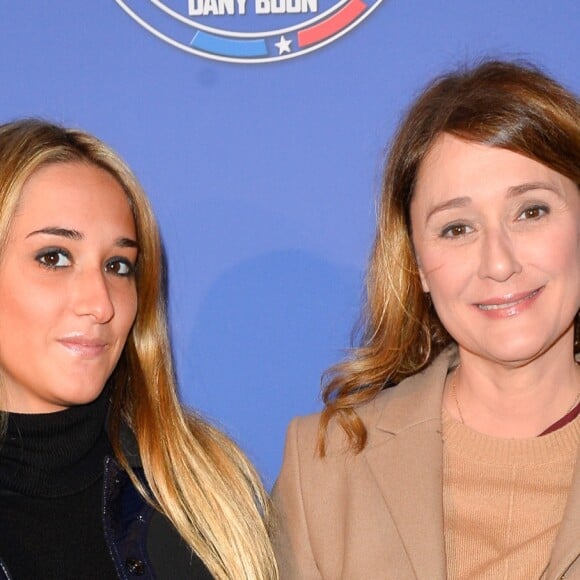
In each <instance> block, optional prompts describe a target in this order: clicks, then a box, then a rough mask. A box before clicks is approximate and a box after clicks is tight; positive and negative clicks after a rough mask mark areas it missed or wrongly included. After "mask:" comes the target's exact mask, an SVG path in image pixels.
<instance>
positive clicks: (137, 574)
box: [0, 456, 212, 580]
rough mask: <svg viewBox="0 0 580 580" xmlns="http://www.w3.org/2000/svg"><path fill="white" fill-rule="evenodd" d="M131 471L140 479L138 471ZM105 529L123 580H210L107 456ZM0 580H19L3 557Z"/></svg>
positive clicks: (116, 565) (108, 543)
mask: <svg viewBox="0 0 580 580" xmlns="http://www.w3.org/2000/svg"><path fill="white" fill-rule="evenodd" d="M134 469H135V472H136V473H137V474H138V475H140V476H142V477H143V479H144V476H143V472H142V470H141V468H140V467H138V466H135V468H134ZM103 526H104V533H105V540H106V542H107V546H108V547H109V551H110V553H111V556H112V558H113V562H114V565H115V568H116V570H117V574H118V576H119V578H120V579H121V580H131V579H134V578H142V579H143V580H181V579H189V578H192V579H195V580H212V576H211V574H210V573H209V572H208V571H207V569H206V567H205V566H204V564H203V563H202V562H201V560H200V559H199V558H198V556H197V555H196V554H195V553H194V552H192V550H191V549H190V548H189V547H188V546H187V545H186V544H185V542H184V541H183V540H182V539H181V537H180V536H179V534H178V533H177V531H176V530H175V528H174V527H173V526H172V524H171V523H170V522H169V520H168V519H167V518H165V517H164V516H163V515H161V514H160V513H159V512H157V511H156V510H155V509H153V508H152V507H151V506H150V505H149V504H147V502H145V500H144V499H143V498H142V497H141V495H140V494H139V492H138V491H137V490H136V489H135V486H134V485H133V483H132V482H131V479H130V478H129V476H128V475H127V473H126V472H125V470H123V469H122V468H121V466H120V465H119V464H118V463H117V461H116V459H115V458H114V457H111V456H108V457H107V458H106V459H105V471H104V477H103ZM0 580H20V579H19V578H12V577H11V576H10V573H9V571H8V569H7V568H6V566H5V565H4V563H3V562H2V560H1V558H0ZM103 580H105V579H103Z"/></svg>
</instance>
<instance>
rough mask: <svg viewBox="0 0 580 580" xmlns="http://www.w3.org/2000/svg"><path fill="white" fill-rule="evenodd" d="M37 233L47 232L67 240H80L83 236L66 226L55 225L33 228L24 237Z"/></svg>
mask: <svg viewBox="0 0 580 580" xmlns="http://www.w3.org/2000/svg"><path fill="white" fill-rule="evenodd" d="M37 234H48V235H50V236H60V237H61V238H67V239H68V240H82V239H83V238H84V236H83V234H81V233H80V232H77V230H68V229H66V228H57V227H47V228H42V229H40V230H34V231H33V232H30V233H29V234H28V235H27V236H26V237H27V238H30V237H31V236H36V235H37Z"/></svg>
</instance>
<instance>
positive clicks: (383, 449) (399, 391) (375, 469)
mask: <svg viewBox="0 0 580 580" xmlns="http://www.w3.org/2000/svg"><path fill="white" fill-rule="evenodd" d="M448 366H449V357H447V356H443V357H439V358H438V359H437V361H436V363H434V364H433V365H432V366H431V367H430V368H429V369H428V370H427V371H426V372H424V373H421V374H419V375H416V376H414V377H412V378H410V379H407V380H406V381H404V382H403V383H401V384H400V385H398V386H397V387H396V388H395V389H394V391H393V393H390V395H392V396H390V397H389V401H388V404H387V405H385V408H384V409H383V411H382V413H381V414H380V416H379V418H378V421H377V424H376V427H375V428H374V430H373V432H372V433H369V445H368V446H367V448H366V450H365V451H364V452H363V454H364V456H365V458H366V460H367V462H368V465H369V467H370V469H371V471H372V473H373V475H374V478H375V480H376V483H377V485H378V486H379V488H380V490H381V493H382V495H383V498H384V500H385V503H386V506H387V509H388V511H389V513H390V515H391V518H392V520H393V521H394V523H395V526H396V527H397V529H398V531H399V535H400V537H401V540H402V542H403V544H404V547H405V550H406V553H407V555H408V557H409V560H410V561H411V565H412V567H413V569H414V571H415V575H416V577H417V579H419V580H423V579H429V580H437V579H440V580H444V579H445V577H446V565H445V541H444V535H443V484H442V479H443V475H442V456H443V443H442V440H441V403H442V401H441V399H442V393H443V385H444V381H445V376H446V374H447V370H448ZM369 431H370V430H369Z"/></svg>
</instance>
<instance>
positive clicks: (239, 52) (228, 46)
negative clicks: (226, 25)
mask: <svg viewBox="0 0 580 580" xmlns="http://www.w3.org/2000/svg"><path fill="white" fill-rule="evenodd" d="M190 44H191V46H193V47H194V48H199V49H200V50H204V51H206V52H211V53H213V54H221V55H222V56H239V57H243V56H245V57H252V56H255V57H257V56H267V55H268V49H267V48H266V40H265V39H264V38H258V39H255V40H232V39H231V38H223V37H220V36H216V35H215V34H208V33H207V32H203V31H202V30H198V31H197V32H196V33H195V36H194V37H193V40H192V41H191V43H190Z"/></svg>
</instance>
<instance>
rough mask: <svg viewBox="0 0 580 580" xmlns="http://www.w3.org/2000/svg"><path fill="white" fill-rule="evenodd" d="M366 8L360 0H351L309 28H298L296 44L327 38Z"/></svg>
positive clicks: (313, 42) (315, 41)
mask: <svg viewBox="0 0 580 580" xmlns="http://www.w3.org/2000/svg"><path fill="white" fill-rule="evenodd" d="M366 8H367V5H366V4H365V3H364V2H362V0H351V1H350V2H349V3H348V4H346V5H345V6H343V7H342V8H341V9H340V10H339V11H338V12H337V13H336V14H333V15H332V16H330V17H329V18H327V19H326V20H323V21H322V22H319V23H318V24H315V25H314V26H311V27H310V28H304V29H302V30H300V31H299V32H298V46H300V47H304V46H309V45H310V44H316V43H317V42H320V41H322V40H324V39H325V38H329V37H330V36H332V35H334V34H336V33H337V32H338V31H340V30H342V29H343V28H346V27H347V26H348V25H349V24H350V23H351V22H353V21H354V20H356V19H357V18H358V17H359V16H360V15H361V14H362V13H363V12H364V11H365V10H366Z"/></svg>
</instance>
